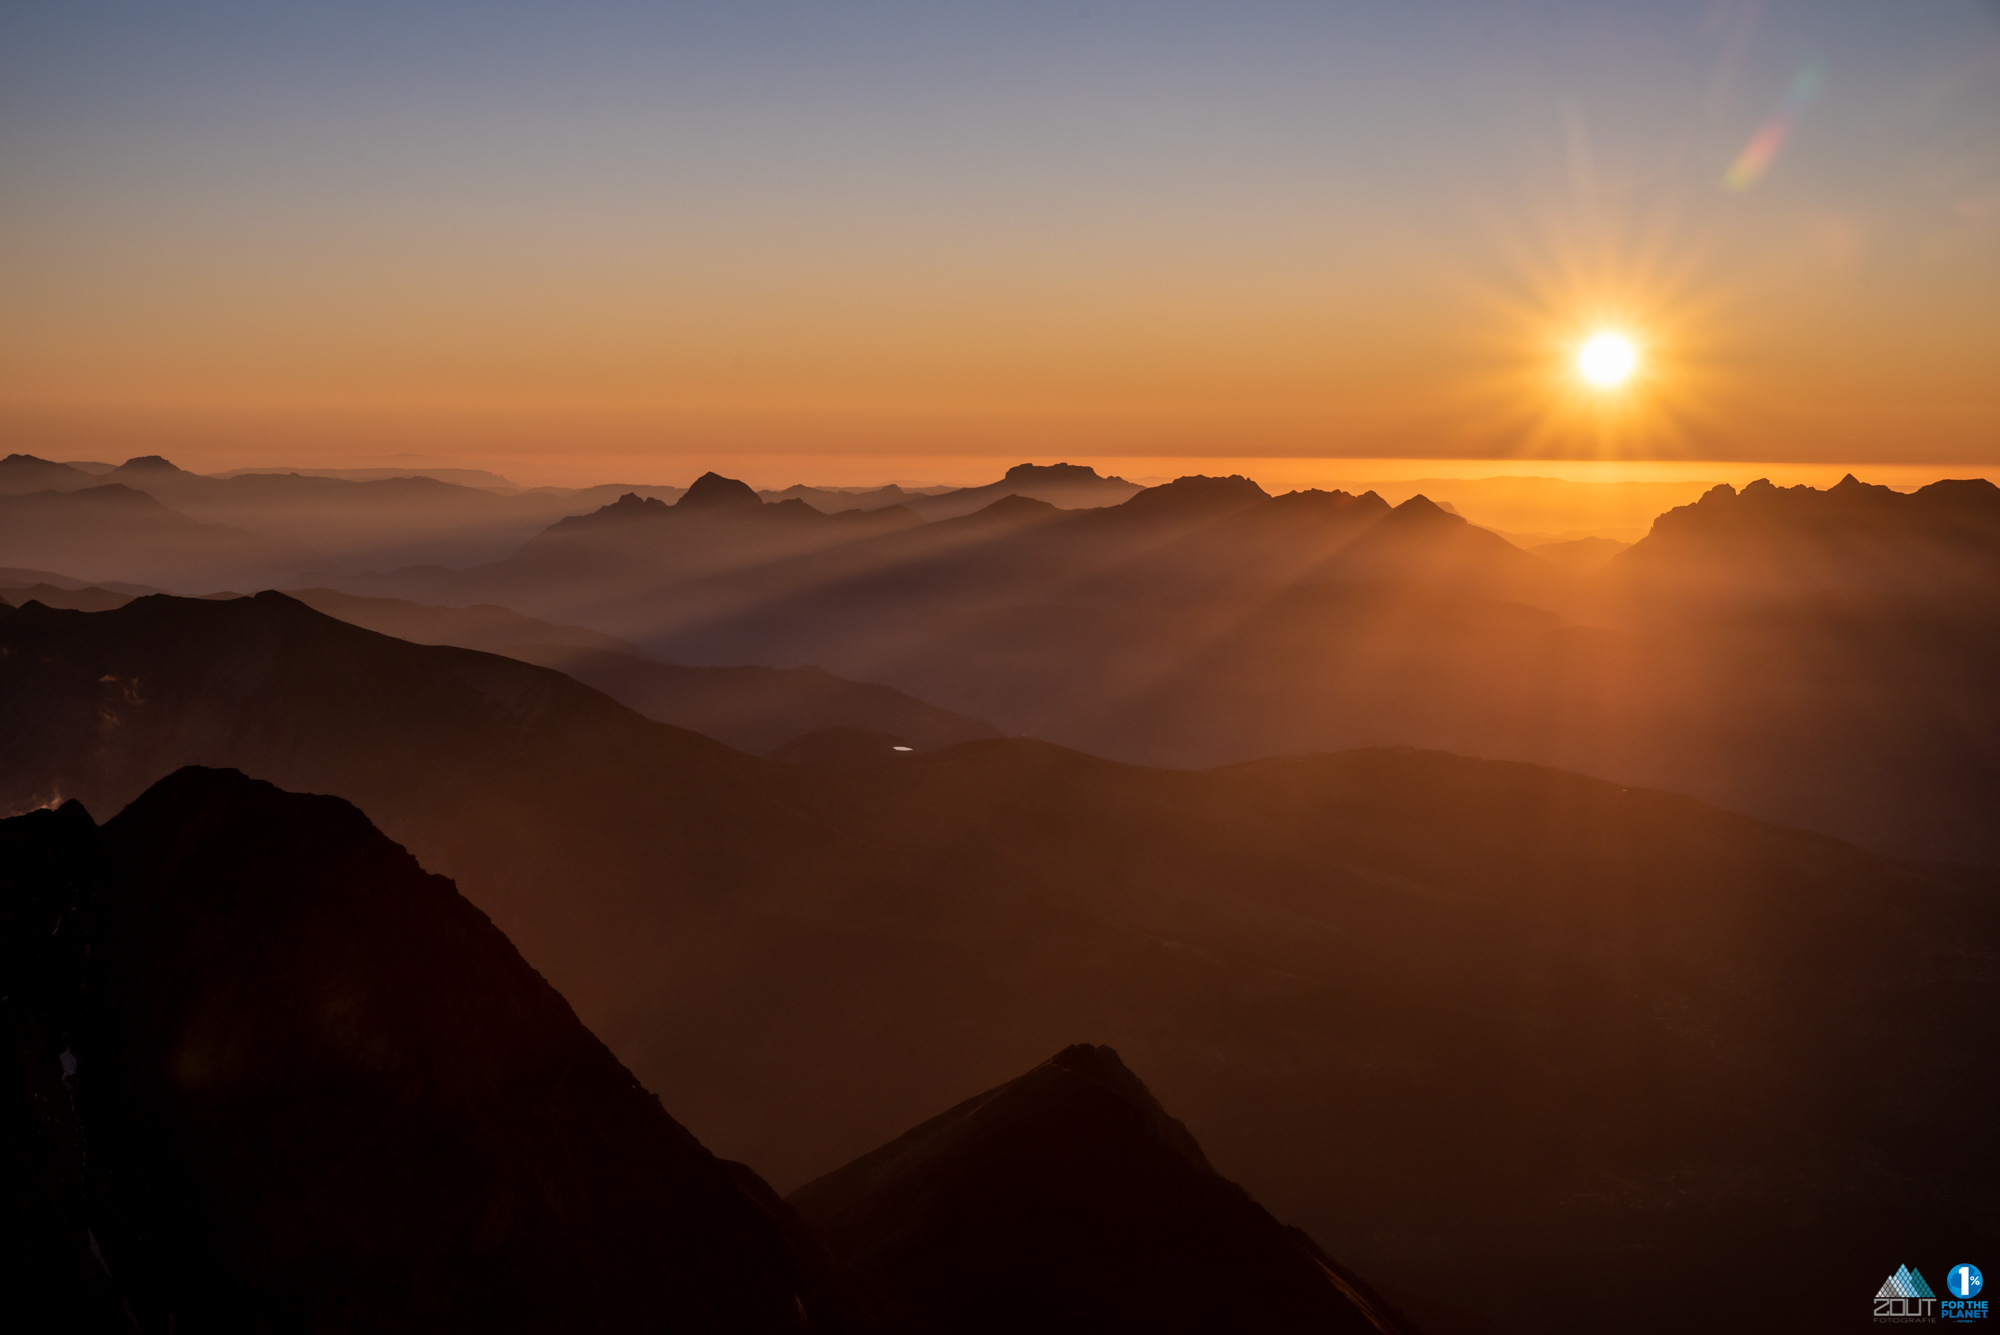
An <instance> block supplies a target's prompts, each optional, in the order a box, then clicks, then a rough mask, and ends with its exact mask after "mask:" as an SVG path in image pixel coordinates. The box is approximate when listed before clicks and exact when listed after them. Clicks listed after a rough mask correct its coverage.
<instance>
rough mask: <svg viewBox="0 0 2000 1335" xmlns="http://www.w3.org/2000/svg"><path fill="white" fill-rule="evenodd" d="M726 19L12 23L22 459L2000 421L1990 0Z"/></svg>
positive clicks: (1960, 452) (137, 14)
mask: <svg viewBox="0 0 2000 1335" xmlns="http://www.w3.org/2000/svg"><path fill="white" fill-rule="evenodd" d="M712 9H713V7H695V6H679V5H672V4H663V5H654V6H627V5H614V4H590V3H583V4H576V5H570V6H555V5H525V4H498V5H488V6H481V7H477V8H474V7H459V6H457V5H453V4H441V5H437V6H426V7H423V11H424V12H423V13H422V14H421V15H411V14H408V13H405V12H403V11H404V7H396V6H388V5H377V4H372V3H361V4H355V5H348V6H341V7H337V8H336V7H333V6H321V7H317V8H315V7H312V6H306V7H300V8H298V9H296V10H288V11H286V12H285V13H284V14H278V13H274V12H266V11H265V10H263V9H261V8H258V7H244V6H234V5H222V4H212V3H206V2H204V3H197V4H193V5H190V6H186V7H175V8H174V10H173V12H172V14H171V15H168V14H166V13H165V12H163V11H159V10H157V8H156V7H146V6H138V5H110V6H102V7H96V8H92V9H90V10H89V12H88V13H87V14H86V13H85V12H84V11H82V10H69V9H68V8H67V7H64V8H62V9H60V10H58V11H52V12H49V13H43V14H28V13H24V12H23V11H22V9H21V8H20V7H16V8H15V9H12V10H10V11H9V12H8V14H7V15H6V16H5V17H4V18H0V52H3V53H4V54H0V90H4V91H0V126H4V129H0V170H4V171H5V173H6V176H7V179H8V181H9V187H10V188H9V190H8V192H7V199H8V202H7V205H6V207H5V209H4V211H0V278H4V283H5V288H4V292H5V300H4V301H0V434H4V437H5V439H4V441H0V445H4V447H5V448H6V449H8V450H22V451H26V452H30V453H35V454H40V455H44V456H48V457H55V458H106V459H117V458H123V457H126V456H128V455H132V454H138V453H154V452H157V453H165V454H168V455H170V456H173V457H175V458H176V459H177V460H180V461H182V462H184V463H185V464H186V465H188V466H192V467H201V468H213V469H221V468H226V467H236V466H243V465H250V464H260V465H261V464H286V463H290V464H320V465H329V464H333V463H338V462H347V463H352V462H354V461H357V460H375V459H384V458H398V459H400V458H409V459H423V460H428V461H431V462H432V463H433V464H438V463H443V462H449V463H452V464H456V465H458V466H465V467H487V468H492V469H495V470H496V471H500V472H503V473H506V474H508V475H509V476H512V477H515V478H516V479H517V480H519V481H523V482H529V483H536V482H552V483H571V484H573V483H579V482H588V481H598V480H605V479H608V478H618V479H624V480H634V481H643V480H652V479H657V480H662V481H676V480H678V481H685V477H684V476H680V475H681V474H683V473H689V472H690V471H691V470H692V471H698V467H697V465H698V466H699V467H708V466H717V467H724V466H728V467H732V468H734V469H735V471H737V472H739V473H743V474H746V475H753V476H754V478H755V480H758V481H760V482H778V481H790V480H801V479H808V480H814V481H822V482H829V483H838V482H856V483H859V482H865V481H878V480H887V479H888V478H889V477H891V476H898V477H903V478H906V479H910V480H921V479H923V478H931V479H935V480H939V481H960V480H966V481H971V480H981V479H982V477H983V476H984V475H985V474H990V471H991V462H992V461H995V460H1009V461H1019V460H1020V459H1024V458H1034V459H1042V460H1053V459H1055V458H1083V459H1089V460H1091V461H1103V462H1104V463H1105V466H1107V467H1108V468H1119V467H1121V465H1119V464H1118V463H1117V462H1116V461H1118V460H1127V461H1132V462H1131V465H1130V466H1126V467H1125V471H1128V472H1130V473H1132V474H1134V475H1142V474H1161V473H1171V472H1176V471H1188V470H1189V467H1192V466H1195V465H1196V464H1198V465H1199V466H1200V467H1202V468H1205V469H1208V470H1210V471H1214V470H1216V469H1223V470H1224V471H1249V468H1250V465H1249V464H1248V463H1244V464H1242V465H1240V466H1237V467H1230V466H1229V461H1230V460H1239V461H1252V460H1262V461H1267V462H1265V463H1264V464H1263V465H1262V466H1263V468H1264V470H1265V473H1266V474H1267V475H1274V474H1276V473H1290V474H1292V475H1294V476H1298V477H1311V478H1334V477H1342V476H1347V475H1349V474H1352V473H1354V472H1356V471H1357V470H1356V469H1355V468H1347V469H1345V470H1343V468H1341V467H1340V466H1338V465H1339V461H1342V460H1358V459H1394V458H1398V457H1401V458H1407V459H1413V460H1477V459H1489V460H1497V461H1505V462H1507V463H1508V464H1509V471H1522V470H1521V469H1520V468H1519V467H1517V466H1518V465H1521V464H1523V463H1524V461H1532V460H1565V461H1572V462H1574V463H1578V464H1583V463H1587V462H1591V461H1617V462H1621V463H1628V464H1631V465H1633V466H1642V465H1643V466H1655V465H1657V466H1659V467H1662V468H1667V469H1683V468H1686V467H1692V466H1693V465H1694V464H1695V463H1698V462H1700V461H1708V460H1718V461H1732V463H1736V462H1744V461H1765V462H1771V463H1774V464H1775V465H1776V466H1779V467H1799V468H1806V469H1809V470H1810V468H1812V467H1816V466H1818V465H1847V464H1855V465H1869V466H1881V467H1884V468H1890V469H1913V470H1916V471H1917V472H1920V473H1922V472H1928V473H1930V474H1931V475H1935V474H1937V473H1939V472H1956V473H1961V474H1963V473H1967V472H1975V471H1985V470H1989V469H1991V468H1992V467H1993V465H1994V464H1996V463H2000V320H1996V318H1995V316H1994V312H1996V311H2000V21H1996V11H1995V10H1994V9H1993V8H1992V7H1991V6H1982V5H1981V4H1980V3H1978V2H1977V0H1965V2H1964V3H1962V4H1953V3H1940V4H1937V5H1931V6H1925V7H1922V8H1921V9H1914V10H1913V9H1901V8H1899V9H1897V10H1895V12H1894V13H1890V12H1889V11H1887V10H1885V9H1884V8H1883V7H1881V6H1879V5H1868V4H1861V3H1829V4H1826V5H1816V6H1813V7H1811V8H1810V9H1808V8H1806V7H1803V6H1797V5H1793V6H1783V5H1764V4H1758V3H1750V2H1748V0H1745V2H1744V3H1733V4H1732V3H1718V4H1714V5H1711V6H1709V7H1708V8H1707V9H1706V10H1705V11H1704V10H1703V9H1702V7H1700V6H1692V7H1691V6H1686V5H1681V4H1670V3H1665V2H1664V0H1662V2H1661V3H1625V4H1610V5H1599V6H1591V7H1584V6H1577V5H1573V4H1559V3H1555V0H1523V2H1522V3H1516V4H1499V3H1495V4H1481V5H1472V4H1470V3H1467V4H1462V5H1458V6H1452V5H1440V6H1425V7H1415V9H1416V10H1420V12H1414V11H1413V7H1407V6H1392V5H1386V4H1383V5H1348V6H1304V5H1296V4H1271V3H1253V4H1247V5H1236V6H1227V7H1225V6H1218V5H1187V4H1173V3H1159V4H1150V5H1139V4H1102V3H1093V4H1091V5H1089V6H1085V7H1082V8H1079V7H1077V6H1075V5H1066V6H1051V5H1037V4H1024V5H1021V6H1006V7H1002V6H993V7H989V8H988V10H986V11H978V10H974V9H966V8H963V7H960V8H952V9H941V8H938V7H920V6H915V5H907V4H904V5H897V4H886V3H868V4H857V5H855V6H851V7H846V8H843V9H841V10H838V11H833V10H826V9H824V8H811V7H803V6H797V5H780V4H772V3H752V4H746V5H744V6H736V7H730V13H728V14H727V15H723V14H718V13H715V12H711V10H712ZM1002 10H1004V11H1005V12H1004V13H1003V12H1001V11H1002ZM1606 324H1615V325H1617V326H1619V327H1625V328H1629V329H1631V330H1632V331H1634V333H1635V335H1636V336H1637V337H1638V338H1639V339H1640V340H1641V342H1642V344H1643V346H1644V349H1645V357H1646V360H1645V364H1644V366H1643V368H1642V371H1641V374H1640V375H1639V376H1637V377H1635V379H1634V381H1633V382H1632V384H1631V385H1629V386H1628V387H1627V388H1626V390H1625V391H1623V392H1621V393H1619V394H1616V395H1613V396H1602V395H1599V396H1594V397H1593V396H1589V395H1580V394H1579V393H1578V392H1577V387H1576V384H1575V377H1574V375H1573V371H1572V368H1571V364H1570V363H1571V358H1572V357H1573V354H1574V349H1575V347H1576V345H1577V343H1578V342H1579V341H1580V340H1581V339H1582V338H1583V337H1586V336H1587V335H1588V333H1589V332H1590V331H1591V330H1592V329H1594V328H1597V327H1600V326H1602V325H1606ZM1273 460H1277V461H1284V460H1294V461H1298V462H1297V463H1295V464H1285V463H1282V462H1280V463H1276V464H1273V463H1270V462H1268V461H1273ZM1176 461H1184V462H1188V461H1191V462H1188V467H1183V466H1181V464H1179V463H1176ZM1371 467H1372V466H1371ZM1358 471H1361V472H1366V471H1367V470H1366V469H1360V470H1358ZM1404 471H1405V472H1407V470H1404ZM1527 471H1543V472H1547V471H1548V470H1546V469H1542V470H1527ZM1697 471H1699V470H1697ZM1729 471H1730V472H1731V473H1732V474H1733V473H1734V472H1735V471H1738V470H1736V469H1734V468H1733V467H1732V469H1731V470H1729ZM786 474H789V476H787V475H786ZM1814 475H1815V476H1817V474H1816V473H1815V474H1814ZM1835 476H1837V472H1836V473H1835Z"/></svg>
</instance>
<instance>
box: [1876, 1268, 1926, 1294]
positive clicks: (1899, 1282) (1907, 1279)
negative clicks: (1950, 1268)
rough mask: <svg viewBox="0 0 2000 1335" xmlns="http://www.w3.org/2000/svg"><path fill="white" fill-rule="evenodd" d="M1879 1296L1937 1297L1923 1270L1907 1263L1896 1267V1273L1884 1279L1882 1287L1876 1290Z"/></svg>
mask: <svg viewBox="0 0 2000 1335" xmlns="http://www.w3.org/2000/svg"><path fill="white" fill-rule="evenodd" d="M1875 1296H1876V1297H1877V1298H1935V1297H1936V1296H1937V1295H1936V1294H1934V1293H1932V1292H1931V1286H1930V1285H1928V1284H1926V1283H1924V1276H1923V1272H1922V1271H1918V1270H1912V1269H1910V1268H1909V1267H1908V1266H1906V1265H1899V1266H1897V1267H1896V1273H1895V1274H1893V1275H1891V1276H1889V1278H1887V1279H1886V1280H1883V1281H1882V1287H1881V1288H1879V1289H1877V1290H1875Z"/></svg>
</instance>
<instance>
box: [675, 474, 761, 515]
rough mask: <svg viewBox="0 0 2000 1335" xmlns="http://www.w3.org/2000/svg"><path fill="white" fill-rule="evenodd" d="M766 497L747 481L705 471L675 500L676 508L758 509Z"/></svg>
mask: <svg viewBox="0 0 2000 1335" xmlns="http://www.w3.org/2000/svg"><path fill="white" fill-rule="evenodd" d="M763 505H764V498H763V497H761V496H759V495H758V494H757V493H756V491H754V490H753V489H752V488H751V486H750V484H749V483H747V482H739V481H737V480H736V479H735V478H733V477H724V476H723V475H722V474H720V473H712V472H711V473H703V474H702V475H701V476H700V477H698V478H696V479H695V480H694V483H693V485H691V486H690V487H689V488H688V489H687V494H686V495H685V496H683V497H681V498H680V499H679V500H678V501H675V502H674V509H676V510H690V511H692V510H717V511H722V510H757V509H761V508H763Z"/></svg>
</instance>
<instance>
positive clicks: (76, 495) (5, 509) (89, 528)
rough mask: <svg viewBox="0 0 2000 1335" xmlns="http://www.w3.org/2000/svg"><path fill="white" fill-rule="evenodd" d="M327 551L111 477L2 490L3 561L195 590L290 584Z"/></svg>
mask: <svg viewBox="0 0 2000 1335" xmlns="http://www.w3.org/2000/svg"><path fill="white" fill-rule="evenodd" d="M320 559H321V557H320V556H319V554H318V553H316V552H314V551H313V550H312V549H311V548H309V547H307V546H305V545H304V544H302V543H300V542H297V541H295V540H293V539H290V538H284V537H270V536H265V535H262V534H257V533H252V532H249V531H246V530H244V529H240V528H232V527H229V526H226V525H222V524H209V523H200V522H197V521H196V520H194V519H191V518H189V517H188V516H187V515H184V514H182V513H180V512H179V511H177V510H174V509H170V508H169V507H168V506H166V505H163V504H161V503H160V502H159V501H158V500H156V499H155V498H153V497H152V496H149V495H147V494H146V493H144V492H141V491H135V490H133V489H132V488H131V487H128V486H125V485H123V484H121V483H117V482H110V483H105V484H102V485H97V486H87V487H82V488H78V489H74V490H69V491H43V492H34V493H28V494H22V495H12V496H0V564H5V565H20V566H33V567H37V568H41V569H52V570H61V571H63V572H65V573H68V574H74V575H79V576H82V577H83V578H84V579H86V580H93V581H96V580H131V581H137V582H141V583H146V584H159V585H165V586H168V587H172V588H179V589H182V590H185V591H187V592H207V591H208V590H211V589H218V588H227V587H230V586H231V585H235V586H238V587H241V586H243V585H249V586H251V587H253V588H254V587H257V586H259V585H263V584H269V583H272V582H290V581H291V578H292V577H293V576H295V575H296V573H297V572H298V571H300V570H302V569H305V568H307V567H309V566H310V565H312V564H313V563H315V562H317V561H319V560H320Z"/></svg>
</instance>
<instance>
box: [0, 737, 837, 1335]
mask: <svg viewBox="0 0 2000 1335" xmlns="http://www.w3.org/2000/svg"><path fill="white" fill-rule="evenodd" d="M0 850H4V852H5V854H6V856H5V859H4V862H3V863H0V877H4V882H0V894H4V907H5V919H4V927H5V935H4V943H3V944H4V950H5V958H6V959H7V962H8V965H9V980H10V982H9V993H8V996H7V998H6V1000H5V1003H4V1005H5V1010H6V1014H7V1018H8V1021H9V1030H10V1032H9V1038H10V1040H11V1042H10V1046H11V1048H12V1051H10V1052H9V1054H8V1056H9V1061H8V1063H7V1068H8V1072H9V1077H10V1078H9V1080H8V1085H9V1087H10V1088H9V1090H8V1094H9V1097H8V1100H7V1104H8V1106H7V1109H6V1117H7V1121H8V1130H9V1136H8V1140H9V1145H10V1150H11V1154H10V1159H11V1163H10V1167H11V1168H12V1169H13V1170H14V1171H13V1172H12V1173H10V1175H9V1176H10V1183H9V1185H10V1188H11V1189H10V1192H9V1195H10V1196H11V1197H12V1199H11V1200H10V1201H9V1202H8V1204H9V1207H10V1208H9V1214H10V1215H11V1216H12V1217H13V1220H14V1221H15V1222H16V1224H17V1225H19V1226H20V1227H19V1228H17V1230H13V1232H14V1237H13V1238H11V1239H10V1248H9V1250H10V1252H11V1253H12V1255H11V1256H10V1260H12V1261H13V1262H15V1263H16V1264H20V1263H22V1262H24V1261H30V1260H32V1261H33V1262H34V1263H35V1265H34V1269H36V1270H39V1271H40V1273H39V1274H34V1275H32V1278H31V1277H30V1275H28V1274H21V1275H20V1276H19V1277H18V1279H17V1282H15V1283H13V1284H10V1286H9V1291H8V1299H7V1302H8V1306H9V1307H10V1309H11V1310H12V1311H13V1313H14V1315H15V1317H16V1318H26V1319H27V1320H29V1321H30V1322H31V1323H33V1328H35V1329H57V1328H63V1329H97V1330H119V1329H128V1328H130V1327H129V1326H128V1325H127V1321H128V1320H129V1321H130V1322H131V1323H132V1324H134V1325H136V1326H138V1328H140V1329H143V1330H147V1331H169V1330H217V1329H253V1330H254V1329H293V1330H407V1331H429V1330H506V1331H551V1330H581V1331H603V1332H625V1331H634V1330H648V1329H651V1330H700V1331H774V1332H776V1331H785V1332H793V1331H801V1330H812V1331H852V1330H860V1329H863V1328H864V1327H863V1326H862V1325H860V1324H857V1323H856V1322H854V1321H852V1320H850V1319H848V1318H846V1317H844V1316H843V1308H844V1305H845V1304H844V1301H843V1299H841V1297H840V1296H839V1293H838V1289H837V1285H836V1283H835V1281H834V1279H833V1277H832V1273H831V1266H830V1264H829V1263H828V1261H827V1260H826V1258H825V1256H824V1255H823V1254H822V1253H821V1252H820V1251H819V1249H818V1248H817V1246H816V1245H815V1244H814V1243H813V1242H812V1241H811V1240H810V1237H809V1235H807V1234H806V1232H805V1230H804V1229H803V1228H802V1227H800V1226H799V1225H798V1223H797V1221H796V1219H795V1218H793V1217H791V1216H790V1215H789V1212H788V1211H787V1210H786V1208H785V1207H784V1206H783V1205H782V1204H781V1203H780V1202H778V1201H777V1199H776V1198H775V1197H774V1196H773V1195H772V1194H771V1192H770V1190H769V1189H768V1188H767V1187H765V1186H764V1185H763V1183H762V1182H761V1181H759V1180H758V1179H757V1178H756V1177H755V1175H754V1174H752V1173H751V1172H750V1171H749V1170H747V1169H745V1168H743V1167H742V1166H741V1165H735V1164H728V1163H724V1162H723V1161H721V1160H719V1159H717V1158H715V1157H714V1156H713V1155H711V1154H710V1153H708V1151H707V1150H705V1149H703V1148H702V1147H701V1145H700V1144H698V1143H697V1142H696V1141H695V1139H694V1137H692V1136H690V1135H689V1134H688V1133H687V1132H686V1131H685V1130H684V1129H683V1128H682V1127H681V1126H680V1125H679V1124H678V1123H676V1122H675V1121H674V1120H673V1119H672V1118H671V1117H669V1116H667V1114H666V1113H664V1112H663V1111H661V1108H660V1105H659V1102H658V1101H657V1100H656V1099H654V1098H653V1097H652V1096H651V1095H650V1094H648V1093H646V1091H645V1090H643V1089H641V1088H640V1087H639V1085H638V1083H637V1082H636V1081H635V1080H634V1079H633V1078H632V1076H631V1074H630V1073H629V1072H627V1071H626V1070H625V1069H624V1068H623V1067H622V1066H620V1065H619V1064H618V1062H617V1060H616V1059H615V1058H613V1057H612V1055H611V1054H610V1053H609V1052H608V1051H606V1050H605V1048H604V1046H603V1044H601V1043H599V1042H598V1041H597V1040H596V1039H595V1038H593V1037H592V1036H591V1034H590V1033H589V1031H587V1030H586V1029H585V1028H584V1027H583V1026H582V1025H581V1024H579V1023H578V1022H577V1020H576V1017H575V1016H574V1015H572V1014H571V1013H570V1009H569V1007H568V1006H567V1005H565V1004H564V1003H563V1000H562V998H561V997H560V996H558V995H557V994H556V992H555V991H554V990H553V989H552V988H550V987H549V985H548V984H547V983H545V982H543V981H542V979H541V977H540V976H539V975H537V974H536V973H535V972H534V970H532V969H530V968H529V967H528V966H527V965H526V964H524V963H523V962H522V960H521V957H520V956H519V955H518V954H517V953H515V951H514V949H513V947H512V946H511V945H509V944H508V942H507V940H506V938H505V937H504V936H502V935H501V934H500V933H499V932H498V931H497V930H495V929H494V927H493V926H492V924H491V923H489V922H488V921H487V919H486V917H485V915H484V914H482V913H480V912H479V911H478V910H477V909H475V908H473V907H472V906H471V905H469V904H467V903H466V902H465V901H464V900H463V899H461V898H459V896H458V895H457V893H456V892H455V891H454V890H453V889H452V886H451V884H450V882H448V881H445V880H443V879H441V878H439V877H434V876H427V875H425V874H424V873H423V872H422V871H421V870H420V869H419V868H418V867H417V865H416V863H415V861H414V860H412V859H411V858H410V856H409V855H408V854H407V853H405V852H403V850H401V849H400V848H397V847H396V846H395V845H394V844H392V843H390V842H389V841H388V840H386V839H384V838H382V836H381V835H379V834H377V833H376V832H375V831H374V830H373V829H372V828H370V827H369V825H368V822H367V820H366V819H365V818H364V817H363V816H362V815H361V814H360V813H359V812H357V811H355V810H354V809H353V808H352V807H350V806H348V805H347V804H346V803H345V802H341V801H339V800H337V799H334V798H328V797H305V796H294V795H291V794H286V793H281V792H279V791H278V790H276V789H274V788H272V787H270V786H269V785H267V784H261V783H253V782H251V781H249V780H246V779H244V778H243V777H242V776H241V775H238V774H235V773H232V772H225V771H214V770H194V769H190V770H184V771H181V772H180V773H178V774H176V775H174V776H172V777H171V778H169V779H166V780H164V781H162V782H161V783H160V784H159V785H157V786H156V787H154V788H153V789H152V790H151V791H150V792H148V793H147V794H146V795H145V796H144V797H143V798H141V799H140V800H139V801H137V802H135V803H134V804H133V805H132V806H130V807H128V808H127V809H126V810H125V811H124V812H123V813H121V814H120V815H119V816H118V818H117V819H116V820H113V821H111V822H110V823H109V824H108V825H106V826H105V827H104V828H103V829H102V830H99V829H98V828H96V827H94V826H93V825H92V823H91V820H90V817H89V816H88V815H87V814H86V813H85V812H84V810H83V808H82V807H80V806H79V805H77V804H75V803H70V804H67V805H65V806H64V807H62V808H61V809H60V810H57V811H45V812H38V813H35V814H33V815H29V816H23V817H19V818H16V819H14V820H11V821H7V822H5V823H4V824H0ZM44 1322H46V1323H48V1324H43V1323H44ZM22 1328H24V1329H25V1328H28V1327H22Z"/></svg>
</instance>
